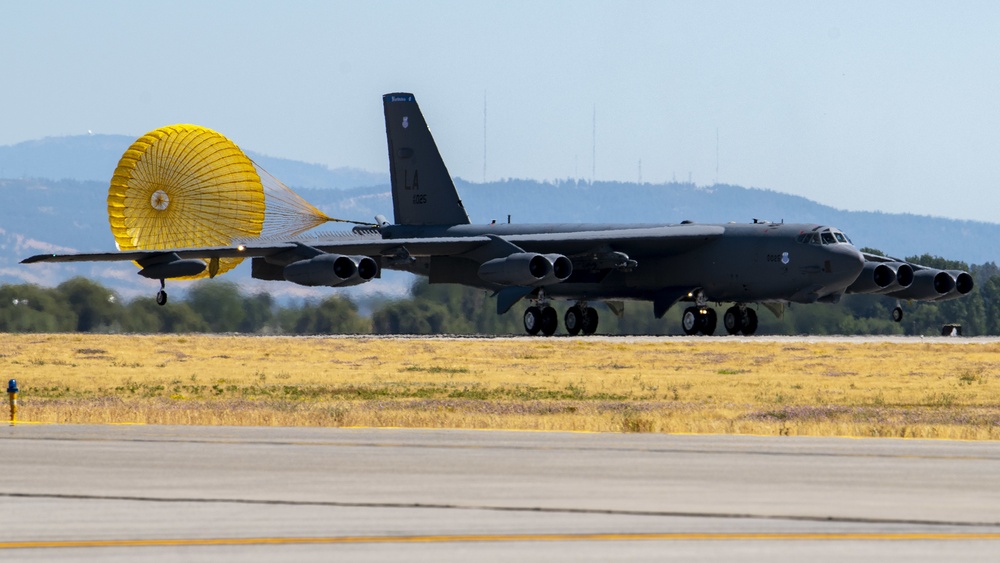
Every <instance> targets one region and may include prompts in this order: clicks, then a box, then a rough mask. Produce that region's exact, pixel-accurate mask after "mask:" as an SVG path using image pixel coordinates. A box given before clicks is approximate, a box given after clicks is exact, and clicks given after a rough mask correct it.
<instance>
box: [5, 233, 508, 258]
mask: <svg viewBox="0 0 1000 563" xmlns="http://www.w3.org/2000/svg"><path fill="white" fill-rule="evenodd" d="M489 241H490V239H489V238H487V237H448V238H444V237H441V238H432V239H409V240H407V239H400V240H393V239H382V238H353V237H344V240H335V241H321V240H308V239H301V240H296V241H289V242H280V243H274V244H261V245H255V244H245V245H237V246H222V247H211V248H181V249H168V250H133V251H128V252H96V253H80V254H37V255H35V256H31V257H29V258H25V259H24V260H22V261H21V263H22V264H34V263H36V262H123V261H124V262H127V261H140V260H144V259H147V258H150V257H152V256H156V255H160V254H168V253H173V254H175V255H176V256H177V258H180V259H182V260H186V259H192V258H205V259H210V258H257V257H266V256H273V255H276V254H281V253H283V252H287V251H294V250H296V249H297V248H301V247H302V246H303V245H305V246H310V247H312V248H315V249H317V250H320V251H322V252H330V253H332V252H336V253H341V254H362V255H369V256H379V255H382V254H387V253H391V251H392V250H394V249H396V248H400V247H405V248H406V249H407V250H409V251H410V253H411V254H415V255H426V256H431V255H446V256H447V255H453V254H462V253H464V252H469V251H471V250H474V249H475V248H477V247H479V246H482V245H484V244H486V243H488V242H489ZM306 243H311V244H306Z"/></svg>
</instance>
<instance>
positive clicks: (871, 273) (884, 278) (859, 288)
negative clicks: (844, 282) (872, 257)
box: [847, 262, 896, 293]
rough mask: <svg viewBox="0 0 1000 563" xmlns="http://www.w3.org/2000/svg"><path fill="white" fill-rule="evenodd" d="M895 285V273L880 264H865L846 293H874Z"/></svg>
mask: <svg viewBox="0 0 1000 563" xmlns="http://www.w3.org/2000/svg"><path fill="white" fill-rule="evenodd" d="M894 283H896V271H895V270H893V269H892V268H891V267H889V266H887V265H886V264H884V263H881V262H865V265H864V267H863V268H862V269H861V273H860V274H859V275H858V279H856V280H854V283H852V284H851V285H850V286H849V287H848V288H847V293H875V292H878V291H882V290H883V289H885V288H887V287H889V286H890V285H892V284H894Z"/></svg>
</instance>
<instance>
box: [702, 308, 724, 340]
mask: <svg viewBox="0 0 1000 563" xmlns="http://www.w3.org/2000/svg"><path fill="white" fill-rule="evenodd" d="M698 312H699V313H700V314H699V317H700V318H699V319H698V321H699V322H698V325H699V329H700V332H701V333H702V334H704V335H705V336H712V335H713V334H715V325H716V324H718V322H719V317H718V316H716V314H715V309H701V310H700V311H698Z"/></svg>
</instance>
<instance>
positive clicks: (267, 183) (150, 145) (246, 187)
mask: <svg viewBox="0 0 1000 563" xmlns="http://www.w3.org/2000/svg"><path fill="white" fill-rule="evenodd" d="M108 221H109V222H110V224H111V232H112V234H113V235H114V237H115V243H116V244H117V246H118V248H119V249H120V250H123V251H128V250H168V249H178V248H205V247H215V246H230V245H232V244H233V241H234V240H242V241H248V240H255V239H260V238H261V237H262V236H264V237H268V238H270V237H290V236H294V235H297V234H300V233H303V232H305V231H307V230H309V229H312V228H313V227H316V226H318V225H321V224H323V223H326V222H328V221H341V220H338V219H332V218H330V217H327V216H326V215H325V214H323V212H321V211H320V210H318V209H316V208H315V207H314V206H312V205H311V204H309V203H308V202H307V201H305V200H304V199H302V197H300V196H299V195H298V194H296V193H295V192H293V191H292V190H291V189H289V188H288V187H287V186H285V185H284V184H282V183H281V182H280V181H278V180H277V179H276V178H274V176H271V175H270V174H268V173H267V172H266V171H265V170H264V169H262V168H260V167H259V166H258V165H257V164H255V163H254V162H253V161H251V160H250V159H249V158H248V157H247V156H246V154H244V153H243V151H242V150H240V148H239V147H238V146H236V144H235V143H233V142H232V141H230V140H229V139H227V138H226V137H224V136H222V135H220V134H219V133H216V132H215V131H212V130H211V129H207V128H205V127H199V126H197V125H187V124H181V125H171V126H168V127H161V128H159V129H156V130H154V131H150V132H149V133H146V134H145V135H143V136H142V137H139V138H138V139H137V140H136V141H135V142H134V143H132V146H130V147H129V148H128V150H126V151H125V154H124V155H122V158H121V160H120V161H119V162H118V167H117V168H115V173H114V176H112V178H111V186H110V188H109V189H108ZM347 222H352V223H353V221H347ZM359 224H362V223H359ZM363 224H367V223H363ZM242 260H243V259H242V258H213V259H211V260H209V259H205V262H206V263H207V264H208V265H209V267H208V268H207V269H206V271H205V272H203V273H202V274H199V275H197V276H192V277H189V278H185V279H195V278H200V277H206V276H215V275H217V274H221V273H225V272H227V271H229V270H231V269H233V268H234V267H236V266H237V265H238V264H239V263H240V262H241V261H242Z"/></svg>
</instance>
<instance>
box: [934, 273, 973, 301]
mask: <svg viewBox="0 0 1000 563" xmlns="http://www.w3.org/2000/svg"><path fill="white" fill-rule="evenodd" d="M947 273H948V275H949V276H951V277H952V278H954V280H955V289H952V290H951V291H950V292H948V293H947V294H946V295H942V296H941V297H938V298H937V299H935V301H951V300H952V299H958V298H959V297H961V296H963V295H965V294H966V293H969V292H970V291H972V288H974V287H975V286H976V283H975V282H974V281H972V276H971V275H969V273H968V272H963V271H961V270H948V271H947Z"/></svg>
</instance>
